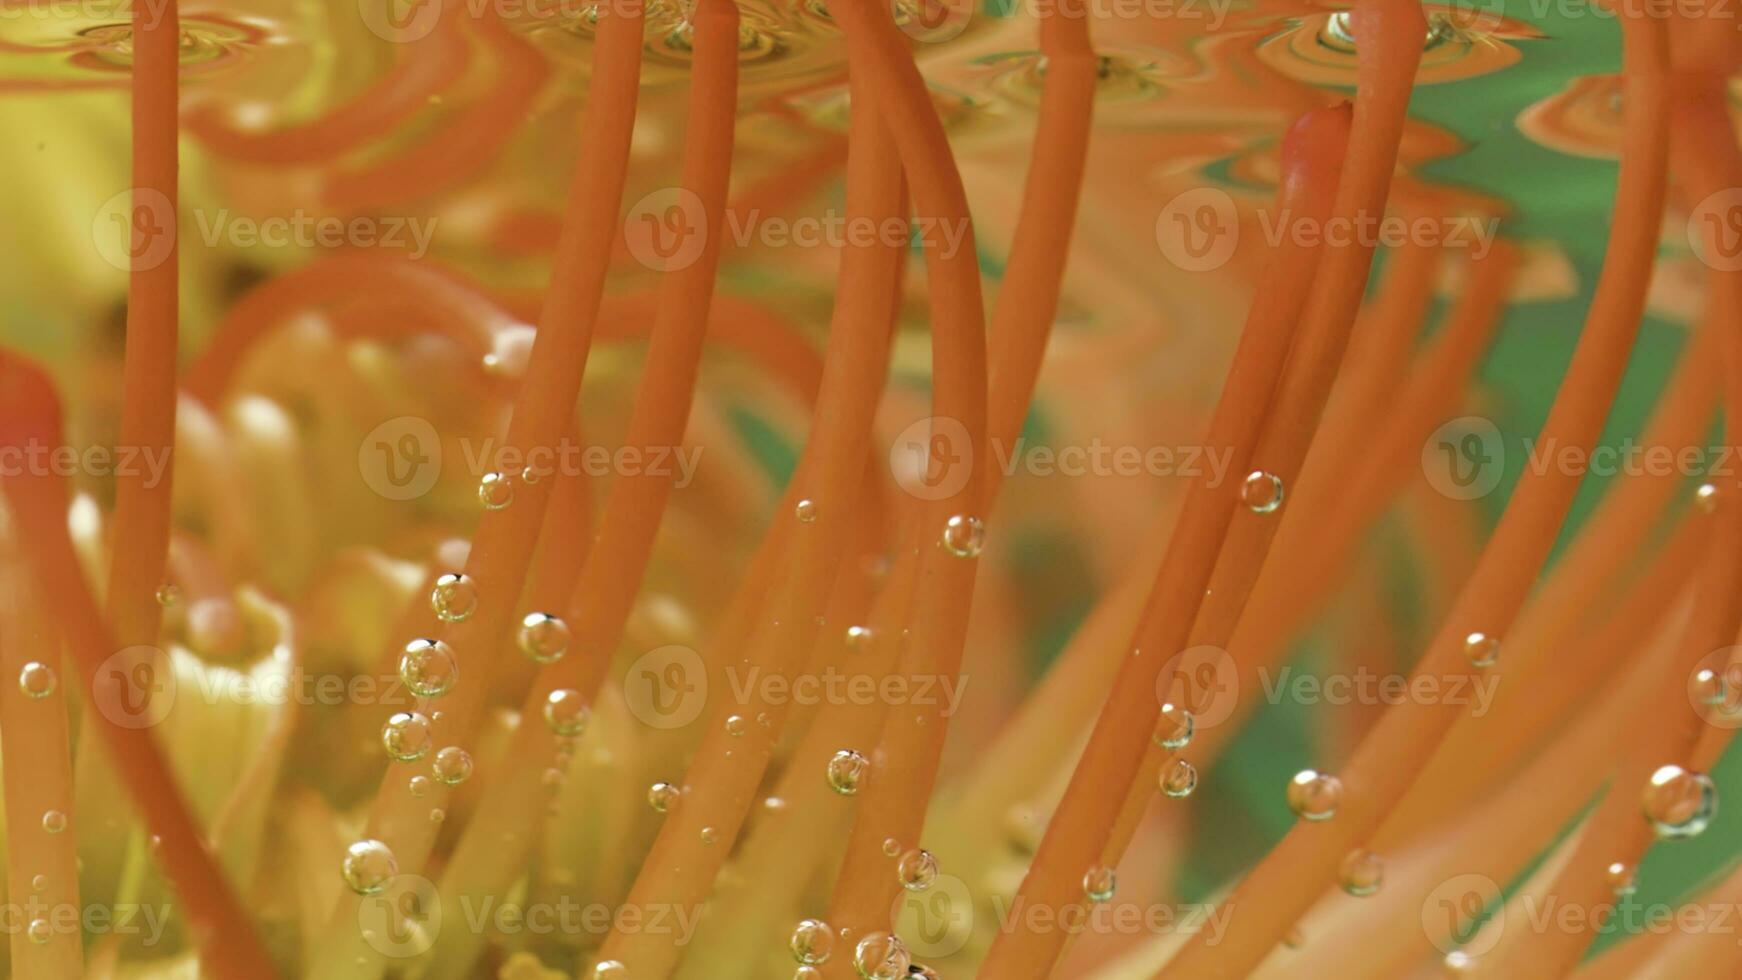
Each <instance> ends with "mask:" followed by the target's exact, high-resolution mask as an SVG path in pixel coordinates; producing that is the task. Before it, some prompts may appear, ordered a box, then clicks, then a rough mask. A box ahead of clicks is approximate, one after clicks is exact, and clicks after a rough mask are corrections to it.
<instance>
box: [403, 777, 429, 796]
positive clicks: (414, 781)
mask: <svg viewBox="0 0 1742 980" xmlns="http://www.w3.org/2000/svg"><path fill="white" fill-rule="evenodd" d="M407 786H408V787H409V788H410V790H411V795H412V796H428V795H429V791H430V790H431V789H432V788H433V787H434V786H435V784H434V783H432V782H430V781H429V777H428V776H413V777H411V779H410V781H409V782H408V783H407Z"/></svg>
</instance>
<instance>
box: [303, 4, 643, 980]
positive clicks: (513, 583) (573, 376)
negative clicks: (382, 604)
mask: <svg viewBox="0 0 1742 980" xmlns="http://www.w3.org/2000/svg"><path fill="white" fill-rule="evenodd" d="M642 20H643V18H642V7H641V5H640V3H639V2H637V0H626V2H624V3H619V4H613V5H610V7H609V9H607V10H606V11H605V13H604V16H603V19H602V24H601V28H600V40H599V44H598V47H597V49H596V50H597V57H598V65H597V68H596V71H595V74H594V80H593V88H592V91H591V93H590V98H589V100H588V103H587V108H586V113H585V119H584V121H583V124H582V131H583V139H582V144H581V145H582V146H583V148H584V149H583V152H582V155H581V157H580V160H579V162H578V163H577V166H576V170H575V175H574V179H573V182H572V184H571V187H570V195H569V199H568V204H567V210H566V214H565V221H564V228H565V234H564V235H563V237H562V239H561V241H560V242H559V243H558V245H557V253H556V257H555V260H554V261H553V263H552V274H551V286H550V289H549V292H548V294H547V297H546V301H545V307H544V310H543V313H542V315H541V317H540V320H539V323H540V329H539V330H538V334H537V337H536V339H535V340H534V342H533V347H532V351H531V354H530V357H529V360H528V364H527V369H526V375H525V380H524V382H523V384H522V387H521V391H520V395H519V397H518V398H517V399H516V402H515V405H514V412H513V417H512V419H511V421H510V423H509V427H508V436H507V439H506V440H505V445H506V446H507V447H509V448H510V451H512V452H515V453H517V454H519V455H518V458H521V459H531V458H537V454H538V453H540V452H545V451H550V450H551V449H553V448H554V447H556V446H557V445H558V443H559V440H561V439H562V437H563V435H564V433H566V432H568V431H570V427H571V419H572V416H573V413H574V406H575V399H576V397H577V395H578V394H579V390H580V384H581V375H582V372H583V371H584V369H585V366H586V361H587V352H588V350H589V349H590V347H591V343H592V337H593V326H594V323H595V322H596V318H597V314H598V309H599V302H600V297H601V295H602V294H603V290H604V283H605V274H606V270H607V268H608V266H609V261H610V252H611V243H612V240H613V238H614V236H615V233H616V230H617V229H618V228H619V227H620V221H619V207H620V203H621V198H622V187H623V182H624V177H625V172H626V169H627V166H628V158H629V137H630V131H631V130H632V128H633V124H634V117H635V96H636V93H637V84H638V76H639V70H640V64H641V25H642ZM551 483H552V481H550V480H541V481H538V482H537V483H533V484H530V485H524V486H522V487H520V488H519V490H518V491H517V494H516V499H515V502H514V505H513V506H510V507H505V508H503V509H501V510H496V511H486V512H485V513H484V516H483V518H482V519H481V521H480V522H479V527H478V532H477V535H476V537H475V539H474V541H473V544H472V547H471V551H470V556H469V558H468V560H467V563H466V564H467V567H466V573H467V575H468V576H470V578H471V579H472V580H473V581H474V582H476V583H477V584H478V593H479V598H478V607H477V609H476V611H475V612H473V613H472V614H471V616H470V617H468V618H466V619H465V620H463V621H461V622H459V623H456V624H451V625H447V626H445V627H444V628H443V629H442V630H441V631H440V632H441V637H440V638H441V639H442V640H444V641H446V642H447V643H448V644H449V645H450V646H451V647H452V648H453V649H454V650H455V651H456V652H457V653H458V655H459V658H460V665H461V668H462V670H463V672H464V675H465V676H464V679H463V680H462V681H461V682H460V683H459V684H457V685H456V686H455V688H454V690H453V691H452V692H450V693H448V694H447V695H445V696H444V699H443V701H442V703H441V705H440V707H441V711H442V719H441V720H439V721H437V722H436V724H435V725H434V731H435V740H436V744H437V745H439V746H459V747H461V748H466V747H468V746H470V745H471V743H472V738H473V733H474V731H475V730H476V727H477V725H478V721H479V717H480V714H481V711H482V708H483V703H484V701H485V698H486V696H487V695H488V693H489V691H490V685H491V673H492V660H493V658H494V657H495V655H496V652H497V651H498V650H499V649H500V648H501V646H502V644H503V641H504V639H505V638H506V637H507V635H508V628H509V624H510V621H511V619H512V614H513V612H514V609H515V607H516V605H517V604H518V603H519V601H520V592H521V589H520V584H521V583H522V582H524V581H525V577H526V572H527V569H528V567H529V565H530V563H531V561H532V556H533V551H534V548H535V545H536V538H537V535H538V533H539V530H540V529H541V527H542V524H543V519H544V513H545V509H546V504H547V502H548V500H549V497H550V493H551V489H550V487H551ZM576 659H577V660H580V659H584V658H579V657H577V658H576ZM423 768H425V767H424V766H419V765H418V764H416V763H397V762H396V763H393V764H390V765H389V766H388V768H387V773H386V776H385V777H384V779H383V782H382V786H381V790H380V794H379V795H378V796H377V798H376V800H375V805H374V807H373V809H372V811H371V813H370V817H369V827H368V835H369V836H370V837H372V838H374V839H376V840H381V841H384V842H386V843H387V844H388V846H389V847H390V848H391V849H392V850H393V853H394V855H395V857H396V859H397V862H398V867H399V869H400V871H401V872H402V873H417V872H418V871H420V870H421V869H422V868H423V867H424V866H425V862H426V860H427V859H428V855H429V852H430V850H431V848H432V847H433V845H434V842H435V836H436V832H437V830H438V829H439V825H437V824H434V823H432V822H431V821H430V820H429V818H428V814H429V812H430V811H431V810H432V809H440V808H442V807H443V806H445V804H446V802H447V798H448V795H449V793H450V792H451V790H450V789H449V788H448V787H447V786H446V785H443V784H441V783H440V782H439V781H438V782H437V783H436V785H435V787H434V788H433V789H432V790H431V792H430V793H429V795H428V796H427V797H426V798H424V799H419V798H417V797H416V796H414V795H413V794H412V790H411V788H410V779H411V777H412V776H413V775H417V774H420V773H421V771H422V769H423ZM357 906H358V896H356V895H355V894H352V893H349V892H347V893H345V894H342V895H341V896H340V900H339V903H338V907H337V908H336V909H335V910H334V918H333V920H332V926H331V928H330V929H329V930H328V934H327V937H326V941H325V942H324V943H323V945H322V947H321V956H322V961H321V964H320V969H319V972H320V973H321V974H322V975H323V976H330V977H342V976H358V975H368V974H371V973H373V972H375V971H376V970H378V969H379V968H380V965H381V956H380V954H379V953H378V952H377V951H375V950H373V949H372V948H370V947H369V946H368V945H367V944H365V943H363V942H362V941H361V937H360V935H359V930H358V928H357Z"/></svg>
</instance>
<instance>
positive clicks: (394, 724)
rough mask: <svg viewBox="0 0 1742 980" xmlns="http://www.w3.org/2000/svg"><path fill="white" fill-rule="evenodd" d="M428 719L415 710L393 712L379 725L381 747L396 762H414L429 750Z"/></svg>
mask: <svg viewBox="0 0 1742 980" xmlns="http://www.w3.org/2000/svg"><path fill="white" fill-rule="evenodd" d="M429 741H430V734H429V719H428V718H425V717H424V716H423V715H421V714H419V713H418V712H415V711H399V712H395V713H394V714H393V716H392V717H390V718H388V719H387V724H385V725H382V726H381V747H382V748H384V749H386V750H387V755H388V757H389V758H392V759H394V760H395V761H397V762H416V761H417V760H419V759H421V758H423V757H424V755H425V754H427V753H428V752H429Z"/></svg>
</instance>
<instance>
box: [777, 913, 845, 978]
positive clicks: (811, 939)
mask: <svg viewBox="0 0 1742 980" xmlns="http://www.w3.org/2000/svg"><path fill="white" fill-rule="evenodd" d="M786 946H787V948H788V949H790V950H792V958H793V959H795V960H797V961H798V962H799V963H801V964H804V965H806V966H813V965H816V964H821V963H827V962H828V961H829V957H830V956H831V955H833V954H834V952H835V931H834V930H833V929H830V928H829V924H828V923H827V922H824V921H822V920H821V919H805V920H804V921H803V922H800V923H799V924H798V925H796V926H794V927H793V930H792V938H790V939H788V940H787V942H786Z"/></svg>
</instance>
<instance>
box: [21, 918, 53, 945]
mask: <svg viewBox="0 0 1742 980" xmlns="http://www.w3.org/2000/svg"><path fill="white" fill-rule="evenodd" d="M26 932H27V933H28V934H29V935H30V941H31V942H33V943H35V944H36V945H38V946H43V945H46V944H47V943H48V941H49V938H50V937H51V936H53V934H54V928H53V927H52V926H50V925H49V924H48V920H47V919H31V920H30V926H29V927H28V928H27V929H26Z"/></svg>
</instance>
